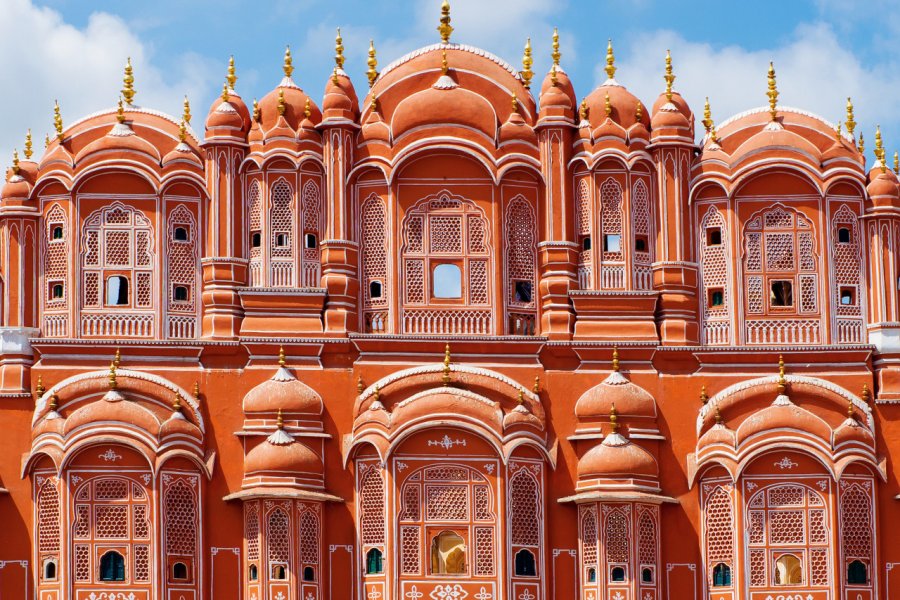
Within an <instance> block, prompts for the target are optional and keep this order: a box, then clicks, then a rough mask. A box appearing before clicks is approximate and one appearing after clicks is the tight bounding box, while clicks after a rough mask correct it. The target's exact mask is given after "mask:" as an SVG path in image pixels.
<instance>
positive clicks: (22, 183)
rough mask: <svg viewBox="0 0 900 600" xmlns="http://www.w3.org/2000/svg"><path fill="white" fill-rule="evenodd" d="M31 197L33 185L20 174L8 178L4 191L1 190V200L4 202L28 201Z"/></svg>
mask: <svg viewBox="0 0 900 600" xmlns="http://www.w3.org/2000/svg"><path fill="white" fill-rule="evenodd" d="M29 195H31V185H30V184H29V183H28V180H26V179H25V178H24V177H22V176H21V175H20V174H18V173H13V174H12V175H11V176H10V177H8V178H7V180H6V183H5V184H4V185H3V189H2V190H0V199H3V200H27V199H28V196H29Z"/></svg>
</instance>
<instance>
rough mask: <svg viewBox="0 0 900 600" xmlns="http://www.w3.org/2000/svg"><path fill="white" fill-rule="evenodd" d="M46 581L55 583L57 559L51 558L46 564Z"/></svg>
mask: <svg viewBox="0 0 900 600" xmlns="http://www.w3.org/2000/svg"><path fill="white" fill-rule="evenodd" d="M44 579H45V580H47V581H53V580H55V579H56V559H55V558H50V559H47V560H46V561H45V562H44Z"/></svg>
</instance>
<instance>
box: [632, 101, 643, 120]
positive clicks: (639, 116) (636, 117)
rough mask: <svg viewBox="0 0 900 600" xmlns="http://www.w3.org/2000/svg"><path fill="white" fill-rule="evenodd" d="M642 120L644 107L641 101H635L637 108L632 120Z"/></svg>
mask: <svg viewBox="0 0 900 600" xmlns="http://www.w3.org/2000/svg"><path fill="white" fill-rule="evenodd" d="M643 118H644V107H643V105H641V101H640V100H638V101H637V106H636V107H635V108H634V120H635V121H638V122H640V120H641V119H643Z"/></svg>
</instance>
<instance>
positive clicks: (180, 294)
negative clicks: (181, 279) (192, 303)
mask: <svg viewBox="0 0 900 600" xmlns="http://www.w3.org/2000/svg"><path fill="white" fill-rule="evenodd" d="M172 297H173V299H174V300H175V301H176V302H187V301H188V300H190V293H189V291H188V288H187V286H186V285H176V286H175V289H174V290H173V291H172Z"/></svg>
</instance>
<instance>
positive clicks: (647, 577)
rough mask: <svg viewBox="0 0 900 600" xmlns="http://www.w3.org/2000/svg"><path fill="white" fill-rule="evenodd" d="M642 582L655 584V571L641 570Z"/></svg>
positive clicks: (645, 568)
mask: <svg viewBox="0 0 900 600" xmlns="http://www.w3.org/2000/svg"><path fill="white" fill-rule="evenodd" d="M641 582H642V583H653V569H650V568H647V567H644V568H643V569H641Z"/></svg>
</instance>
